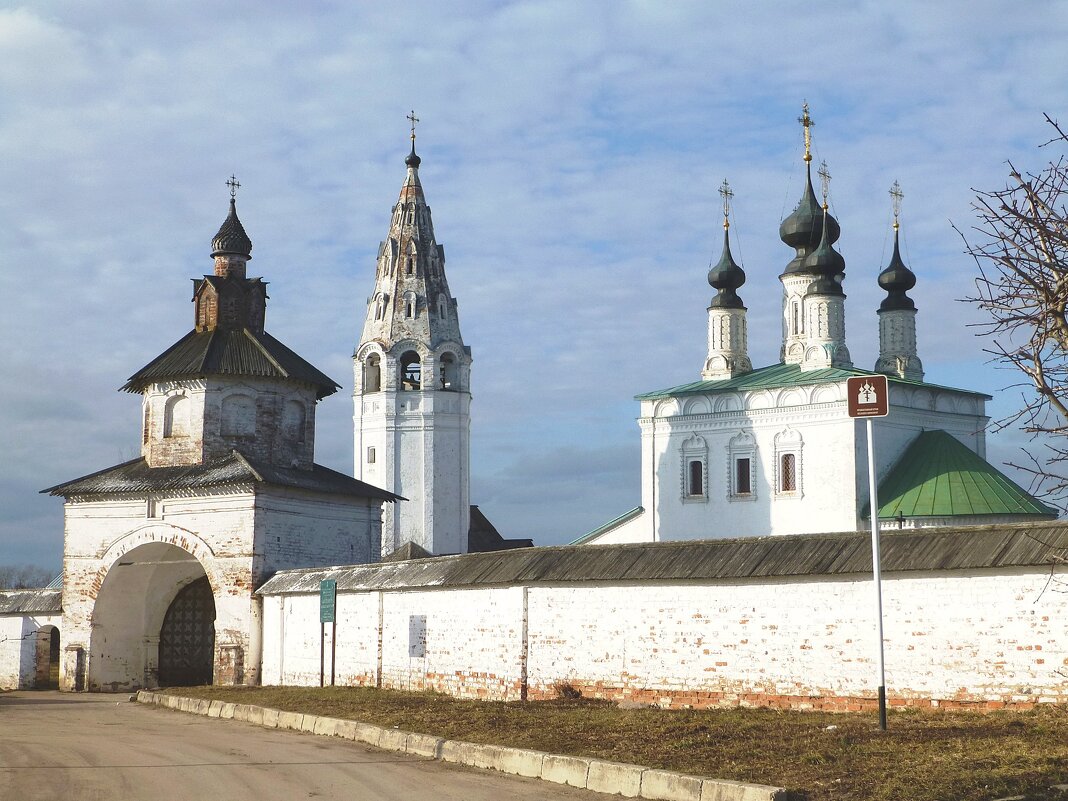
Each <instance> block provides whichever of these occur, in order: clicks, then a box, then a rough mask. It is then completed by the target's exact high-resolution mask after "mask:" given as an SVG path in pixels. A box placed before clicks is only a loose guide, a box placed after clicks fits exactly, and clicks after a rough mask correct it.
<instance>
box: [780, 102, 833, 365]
mask: <svg viewBox="0 0 1068 801" xmlns="http://www.w3.org/2000/svg"><path fill="white" fill-rule="evenodd" d="M801 109H802V114H801V116H800V117H798V118H797V121H798V122H800V123H801V125H802V127H803V129H804V135H805V140H804V141H805V153H804V162H805V188H804V190H803V192H802V194H801V200H800V201H798V204H797V207H796V208H795V209H794V210H793V212H792V213H791V214H790V215H789V216H788V217H786V219H784V220H783V221H782V223H781V224H780V225H779V239H781V240H782V241H783V242H784V243H785V244H786V245H789V246H790V247H792V248H793V249H794V257H793V259H791V260H790V262H789V264H787V265H786V269H785V270H783V272H782V275H780V276H779V280H780V281H782V289H783V296H782V348H781V350H780V352H779V358H780V359H781V360H782V361H783V362H785V363H787V364H800V363H801V361H802V359H803V358H804V354H805V347H806V346H805V336H806V333H805V311H804V308H803V306H804V298H805V294H806V293H807V292H808V290H809V287H810V286H811V284H812V282H813V281H815V280H816V279H817V278H818V275H817V274H816V273H813V272H812V270H811V269H809V266H808V265H809V261H808V260H809V257H810V256H811V255H812V253H813V252H814V251H815V250H816V248H817V247H819V244H820V242H821V240H822V239H823V238H824V234H826V238H827V242H828V246H830V245H833V244H834V243H835V242H837V241H838V237H839V235H840V234H841V229H840V228H839V226H838V221H837V220H836V219H835V218H834V216H833V215H831V214H830V213H829V212H828V211H827V208H826V203H827V196H828V191H827V189H826V188H824V192H823V194H824V203H823V204H821V203H820V201H819V200H817V199H816V192H815V190H814V189H813V187H812V127H813V126H814V125H815V123H814V122H813V120H812V116H811V115H810V114H809V108H808V103H807V102H806V103H804V104H803V105H802V107H801ZM818 175H819V176H820V178H821V179H823V178H824V176H825V175H826V180H830V173H829V172H827V170H826V165H822V166H821V167H820V170H819V172H818Z"/></svg>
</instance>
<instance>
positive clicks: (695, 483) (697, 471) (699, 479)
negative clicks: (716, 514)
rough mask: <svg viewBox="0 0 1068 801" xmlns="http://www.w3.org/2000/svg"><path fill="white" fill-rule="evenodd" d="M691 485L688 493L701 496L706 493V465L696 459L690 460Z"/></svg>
mask: <svg viewBox="0 0 1068 801" xmlns="http://www.w3.org/2000/svg"><path fill="white" fill-rule="evenodd" d="M689 478H690V485H689V487H688V491H687V494H688V495H692V496H700V495H704V494H705V469H704V465H703V464H701V462H699V461H698V460H696V459H694V460H693V461H691V462H690V476H689Z"/></svg>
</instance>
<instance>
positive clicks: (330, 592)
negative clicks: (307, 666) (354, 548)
mask: <svg viewBox="0 0 1068 801" xmlns="http://www.w3.org/2000/svg"><path fill="white" fill-rule="evenodd" d="M336 606H337V582H336V581H334V580H333V579H323V580H322V581H320V582H319V686H320V687H322V686H324V685H325V684H326V624H327V623H329V624H330V685H331V686H333V684H334V661H335V657H336V656H337V646H336V643H337V620H336V616H335V614H334V610H335V608H336Z"/></svg>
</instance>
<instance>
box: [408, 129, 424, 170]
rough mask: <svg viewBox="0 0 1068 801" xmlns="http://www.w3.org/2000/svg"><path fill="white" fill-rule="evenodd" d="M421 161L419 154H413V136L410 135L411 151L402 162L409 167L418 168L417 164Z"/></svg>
mask: <svg viewBox="0 0 1068 801" xmlns="http://www.w3.org/2000/svg"><path fill="white" fill-rule="evenodd" d="M422 161H423V160H422V159H421V158H419V156H417V155H416V154H415V137H414V136H413V137H412V152H411V153H409V154H408V156H407V158H405V159H404V163H405V164H407V165H408V166H409V167H415V168H418V167H419V165H420V164H421V163H422Z"/></svg>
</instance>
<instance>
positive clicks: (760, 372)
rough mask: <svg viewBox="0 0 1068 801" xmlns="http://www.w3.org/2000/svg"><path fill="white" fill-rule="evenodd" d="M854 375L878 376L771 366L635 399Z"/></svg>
mask: <svg viewBox="0 0 1068 801" xmlns="http://www.w3.org/2000/svg"><path fill="white" fill-rule="evenodd" d="M855 375H878V373H874V372H872V371H871V370H861V369H859V368H856V367H850V368H843V367H828V368H826V369H823V370H806V371H804V372H802V370H801V367H800V365H797V364H772V365H769V366H768V367H760V368H758V369H756V370H750V371H749V372H748V373H742V374H741V375H736V376H735V377H734V378H728V379H724V380H721V381H694V382H692V383H689V384H681V385H679V386H677V387H670V388H668V389H659V390H655V391H653V392H646V393H644V394H642V395H637V396H635V397H636V399H637V400H657V399H659V398H671V397H677V396H679V395H701V394H707V393H712V392H728V391H732V390H745V389H777V388H780V387H800V386H810V385H812V384H833V383H835V382H838V381H845V380H846V379H847V378H852V377H853V376H855ZM887 378H888V379H889V380H890V381H891V382H893V383H895V384H904V385H907V386H914V387H932V388H935V389H952V390H953V391H954V392H964V393H967V394H968V395H976V396H978V397H982V398H987V399H989V398H990V396H989V395H986V394H985V393H982V392H973V391H971V390H967V389H956V388H954V387H943V386H940V385H938V384H928V383H927V382H925V381H911V380H909V379H907V378H897V377H895V376H887Z"/></svg>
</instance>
